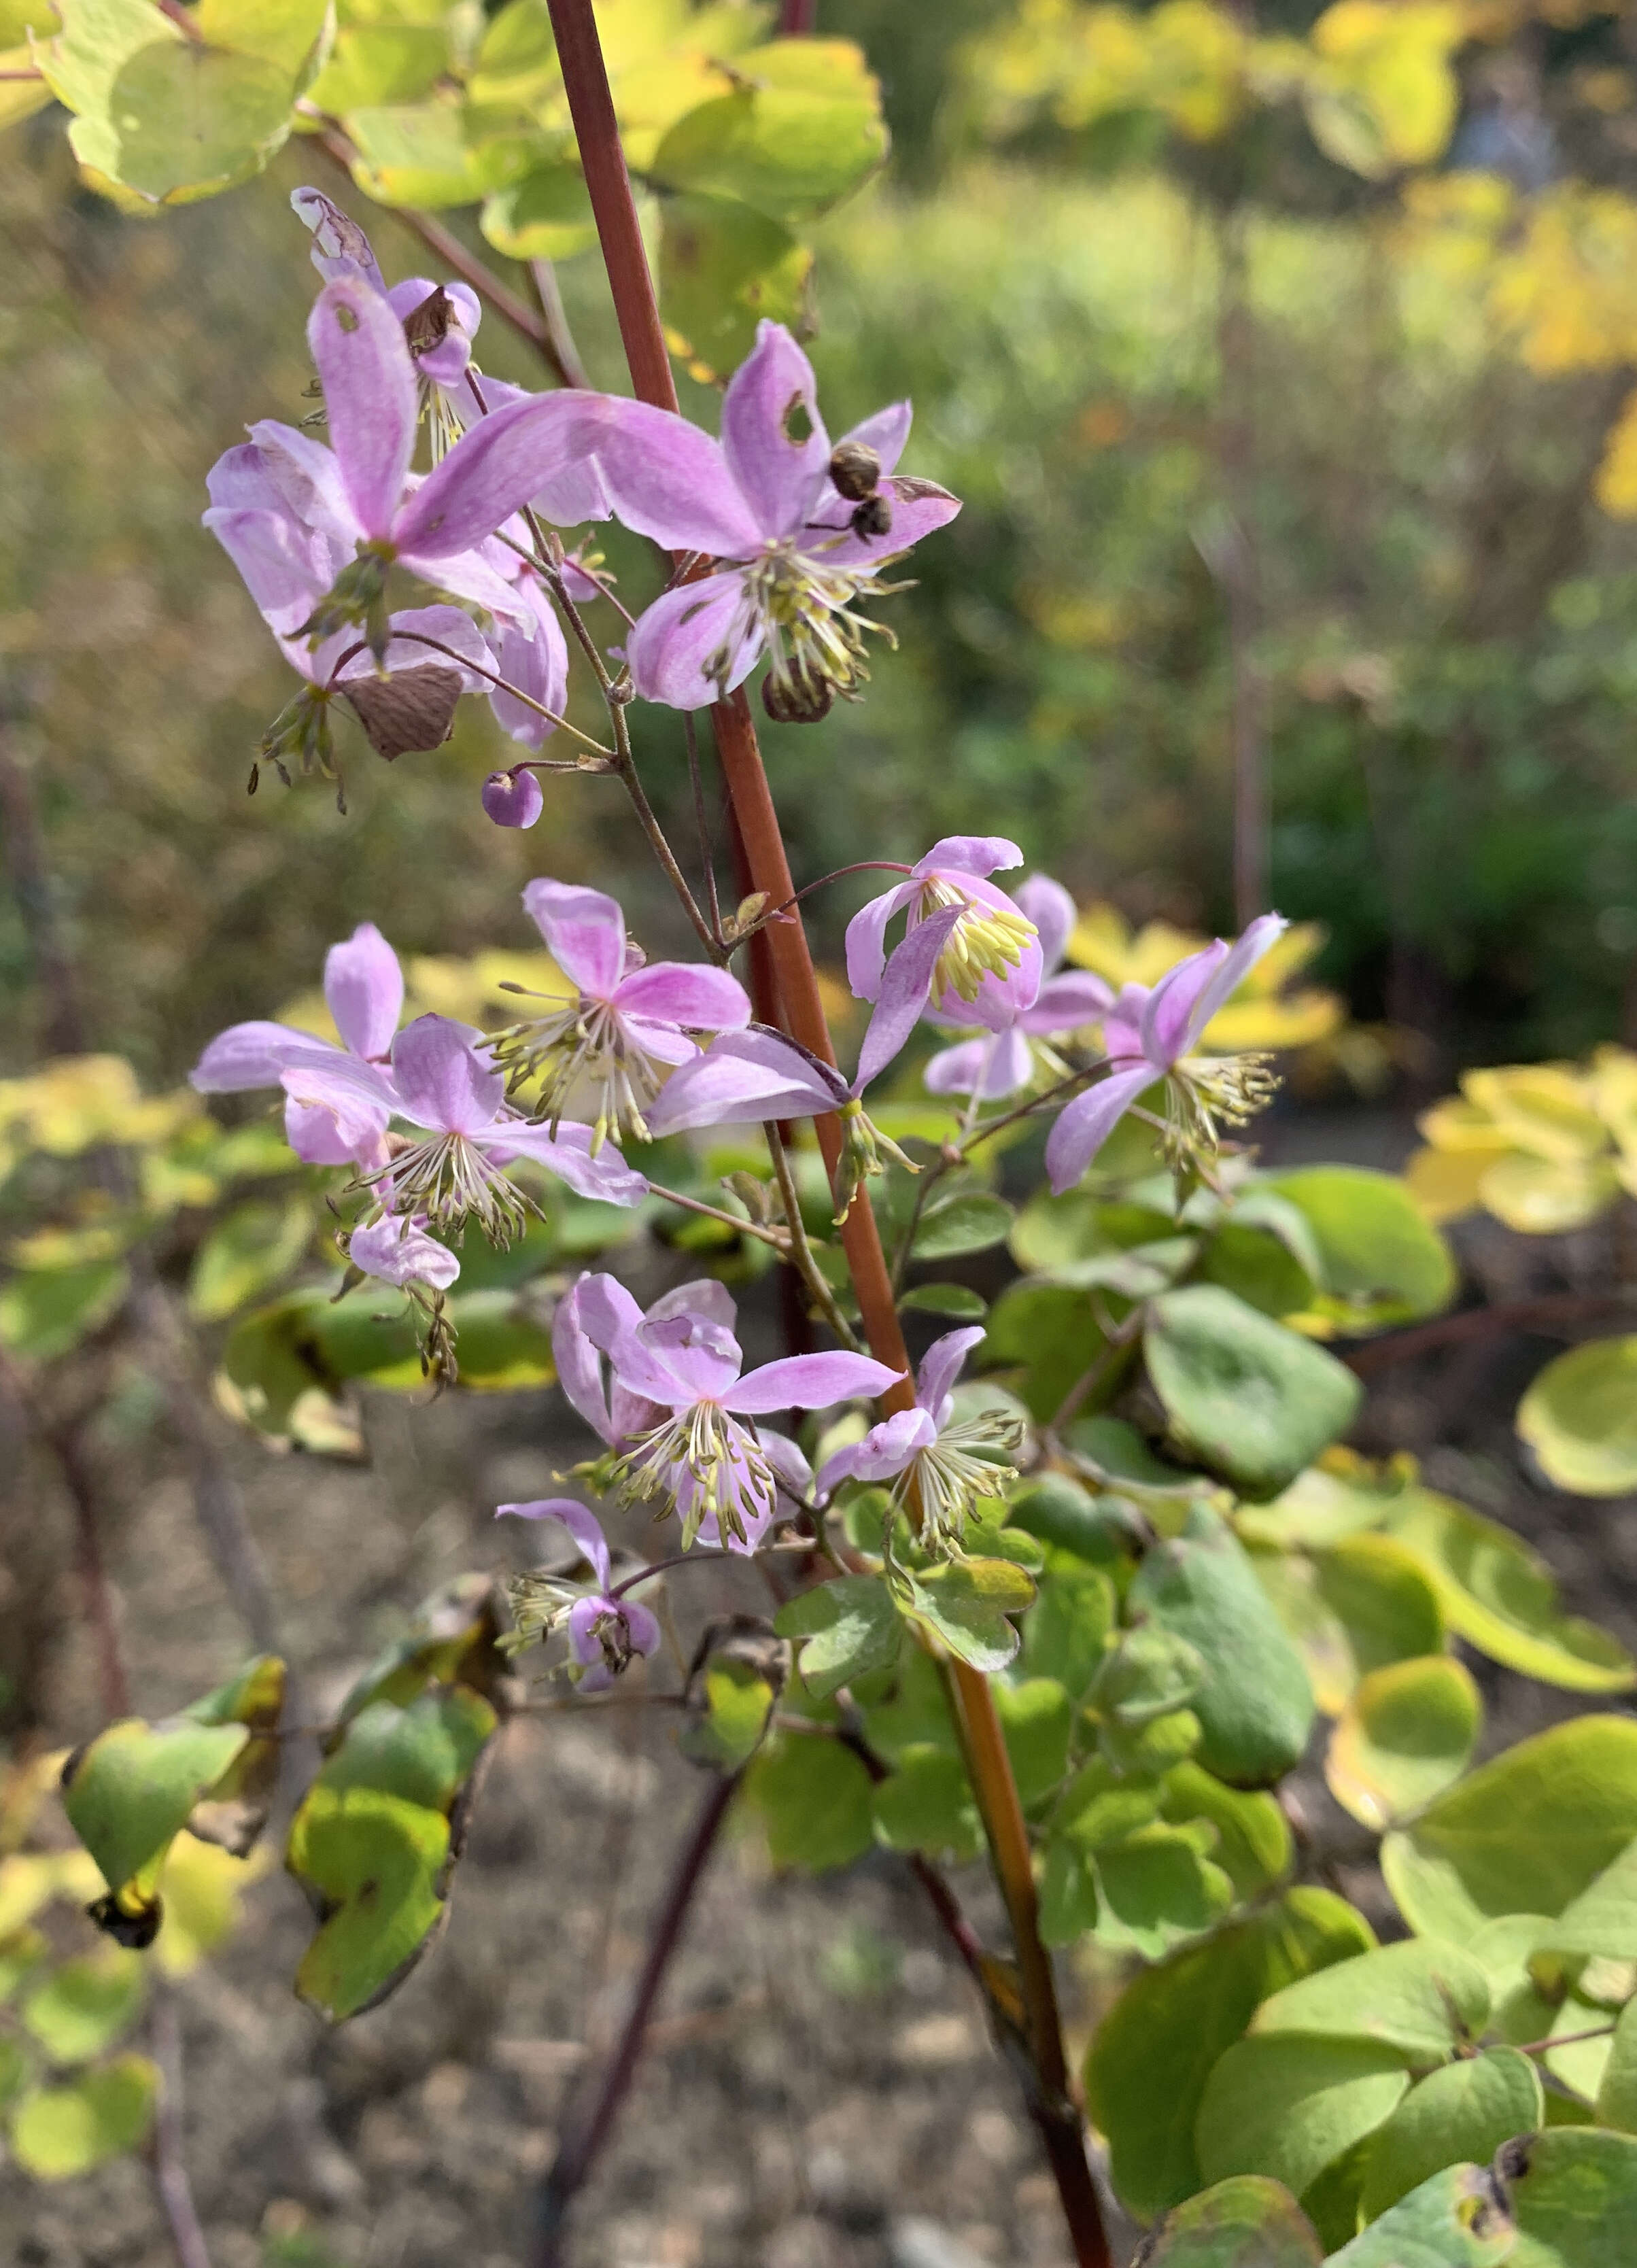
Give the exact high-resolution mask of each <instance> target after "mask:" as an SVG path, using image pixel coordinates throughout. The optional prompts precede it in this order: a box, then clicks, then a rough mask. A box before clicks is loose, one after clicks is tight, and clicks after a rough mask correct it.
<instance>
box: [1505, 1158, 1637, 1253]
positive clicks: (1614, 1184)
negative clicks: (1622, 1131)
mask: <svg viewBox="0 0 1637 2268" xmlns="http://www.w3.org/2000/svg"><path fill="white" fill-rule="evenodd" d="M1619 1193H1620V1182H1619V1175H1618V1174H1617V1172H1616V1171H1615V1167H1614V1162H1613V1160H1611V1159H1609V1158H1590V1159H1587V1158H1573V1159H1567V1160H1564V1159H1554V1158H1532V1157H1530V1155H1529V1154H1528V1152H1525V1151H1523V1150H1512V1151H1508V1153H1507V1155H1506V1156H1505V1157H1503V1158H1497V1159H1496V1160H1495V1161H1494V1163H1493V1165H1491V1166H1488V1167H1486V1168H1485V1170H1484V1172H1483V1174H1482V1175H1480V1176H1479V1178H1478V1200H1479V1202H1480V1203H1481V1204H1485V1205H1486V1206H1487V1207H1488V1209H1489V1211H1491V1212H1492V1213H1493V1214H1494V1216H1495V1219H1497V1220H1499V1221H1503V1222H1504V1223H1505V1225H1506V1226H1507V1227H1508V1228H1515V1229H1516V1230H1517V1231H1518V1233H1520V1234H1521V1235H1523V1236H1562V1235H1565V1234H1567V1232H1568V1231H1569V1230H1570V1229H1573V1228H1583V1227H1584V1226H1586V1223H1587V1222H1588V1221H1590V1220H1596V1218H1597V1216H1598V1214H1599V1213H1602V1212H1606V1211H1608V1209H1609V1207H1610V1206H1611V1204H1613V1202H1614V1200H1615V1198H1616V1197H1619Z"/></svg>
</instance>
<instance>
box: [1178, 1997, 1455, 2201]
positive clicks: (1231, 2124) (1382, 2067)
mask: <svg viewBox="0 0 1637 2268" xmlns="http://www.w3.org/2000/svg"><path fill="white" fill-rule="evenodd" d="M1409 2086H1410V2074H1409V2073H1408V2072H1407V2071H1406V2070H1405V2066H1404V2059H1403V2058H1402V2056H1401V2055H1400V2054H1399V2053H1398V2051H1397V2050H1396V2049H1394V2048H1390V2047H1387V2046H1385V2045H1383V2044H1382V2043H1380V2042H1378V2041H1373V2040H1360V2039H1312V2038H1307V2037H1303V2036H1294V2037H1287V2036H1283V2035H1280V2034H1266V2035H1261V2034H1257V2033H1252V2035H1251V2036H1250V2038H1248V2039H1242V2040H1239V2041H1236V2042H1235V2044H1234V2045H1233V2046H1232V2047H1230V2048H1229V2049H1228V2050H1227V2051H1226V2052H1225V2053H1224V2055H1223V2056H1222V2057H1221V2058H1220V2061H1219V2062H1218V2063H1217V2065H1216V2066H1215V2068H1214V2069H1213V2072H1212V2073H1211V2076H1210V2078H1209V2080H1207V2081H1206V2088H1205V2093H1204V2095H1203V2096H1202V2097H1201V2099H1200V2103H1199V2112H1198V2117H1197V2118H1196V2120H1195V2122H1194V2139H1195V2142H1196V2145H1197V2147H1198V2153H1199V2165H1200V2169H1201V2170H1202V2172H1203V2174H1204V2176H1205V2178H1206V2181H1208V2182H1209V2181H1223V2180H1226V2178H1227V2177H1228V2175H1230V2174H1267V2175H1270V2176H1272V2179H1273V2180H1275V2181H1277V2182H1283V2183H1284V2184H1285V2186H1286V2188H1287V2189H1288V2190H1291V2191H1294V2193H1295V2194H1296V2195H1297V2196H1298V2197H1299V2196H1301V2192H1302V2191H1304V2190H1307V2189H1309V2188H1310V2187H1311V2186H1312V2184H1313V2183H1315V2182H1316V2181H1317V2179H1318V2178H1319V2176H1320V2175H1321V2174H1323V2173H1324V2170H1325V2169H1326V2168H1327V2167H1330V2166H1333V2165H1334V2164H1335V2163H1336V2161H1338V2159H1339V2158H1342V2157H1344V2156H1345V2155H1346V2153H1347V2152H1348V2151H1349V2150H1351V2149H1353V2147H1354V2146H1355V2145H1356V2144H1357V2143H1359V2142H1360V2141H1362V2140H1363V2139H1364V2137H1365V2136H1366V2135H1367V2134H1373V2133H1374V2132H1375V2130H1376V2129H1377V2127H1379V2126H1381V2125H1383V2124H1384V2123H1385V2122H1386V2120H1387V2119H1388V2118H1390V2117H1391V2115H1392V2113H1393V2111H1394V2110H1396V2108H1397V2104H1398V2102H1400V2100H1401V2099H1402V2098H1403V2096H1404V2095H1405V2094H1407V2092H1408V2091H1409Z"/></svg>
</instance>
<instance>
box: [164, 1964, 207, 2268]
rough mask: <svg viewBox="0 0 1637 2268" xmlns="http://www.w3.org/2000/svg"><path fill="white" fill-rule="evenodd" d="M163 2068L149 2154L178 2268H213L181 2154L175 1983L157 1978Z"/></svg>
mask: <svg viewBox="0 0 1637 2268" xmlns="http://www.w3.org/2000/svg"><path fill="white" fill-rule="evenodd" d="M149 2037H150V2039H151V2044H152V2048H153V2060H154V2063H155V2065H156V2066H157V2067H158V2069H159V2102H158V2104H157V2106H156V2108H155V2110H154V2117H153V2139H152V2141H151V2145H150V2156H151V2162H152V2168H153V2186H154V2190H155V2191H156V2192H157V2194H158V2197H159V2210H160V2211H161V2212H162V2213H164V2215H165V2220H166V2227H167V2228H169V2230H170V2233H171V2243H172V2245H173V2248H174V2250H175V2253H176V2257H177V2261H178V2263H179V2264H180V2268H210V2249H209V2247H208V2246H207V2245H206V2243H205V2241H204V2230H203V2228H202V2227H201V2226H200V2221H199V2213H198V2208H197V2207H196V2206H195V2204H194V2197H193V2184H192V2183H190V2182H189V2180H188V2161H187V2160H186V2158H185V2157H184V2156H183V2154H182V2037H181V2025H180V2024H179V2023H178V2022H177V2020H176V1999H175V1992H174V1988H173V1986H172V1985H170V1984H169V1983H167V1982H166V1980H164V1979H163V1978H160V1979H158V1980H156V1983H155V1987H154V1996H153V2013H152V2015H151V2019H150V2033H149Z"/></svg>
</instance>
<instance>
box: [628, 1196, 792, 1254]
mask: <svg viewBox="0 0 1637 2268" xmlns="http://www.w3.org/2000/svg"><path fill="white" fill-rule="evenodd" d="M648 1193H649V1195H650V1196H651V1197H663V1198H664V1200H665V1202H666V1204H674V1205H681V1207H682V1210H683V1211H684V1212H697V1213H699V1214H702V1215H703V1217H704V1219H706V1220H719V1221H725V1222H726V1225H727V1226H728V1227H729V1228H736V1229H737V1230H738V1231H739V1233H740V1234H741V1236H754V1237H756V1238H757V1239H759V1241H761V1242H762V1243H763V1244H771V1246H772V1248H773V1249H774V1251H775V1252H777V1253H778V1256H779V1258H780V1259H781V1260H783V1259H785V1258H786V1257H787V1256H788V1255H789V1250H790V1246H789V1241H788V1239H787V1238H786V1237H785V1236H784V1235H783V1234H782V1233H781V1232H780V1231H779V1230H778V1229H777V1228H763V1226H762V1224H761V1222H760V1221H759V1220H750V1219H747V1218H746V1216H745V1215H744V1214H743V1213H737V1212H726V1211H724V1210H723V1209H722V1207H721V1206H720V1205H713V1204H706V1203H705V1202H704V1198H703V1197H684V1196H683V1194H682V1191H681V1190H680V1189H666V1188H664V1187H663V1186H662V1185H661V1184H660V1182H649V1184H648Z"/></svg>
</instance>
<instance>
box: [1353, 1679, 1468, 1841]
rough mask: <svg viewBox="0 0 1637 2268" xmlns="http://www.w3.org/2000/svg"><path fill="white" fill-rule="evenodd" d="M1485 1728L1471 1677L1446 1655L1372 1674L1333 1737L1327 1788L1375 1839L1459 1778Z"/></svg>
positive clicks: (1356, 1693) (1360, 1686) (1356, 1690)
mask: <svg viewBox="0 0 1637 2268" xmlns="http://www.w3.org/2000/svg"><path fill="white" fill-rule="evenodd" d="M1482 1721H1483V1703H1482V1700H1481V1698H1480V1697H1479V1694H1478V1687H1477V1685H1476V1684H1475V1683H1473V1680H1472V1675H1471V1671H1470V1670H1469V1669H1468V1668H1466V1666H1465V1664H1464V1662H1459V1661H1454V1660H1453V1659H1452V1658H1451V1657H1450V1656H1449V1654H1447V1653H1434V1654H1428V1655H1426V1656H1424V1657H1423V1658H1422V1659H1421V1660H1419V1661H1395V1662H1391V1663H1390V1664H1389V1665H1388V1667H1387V1668H1385V1669H1373V1670H1372V1671H1371V1672H1370V1674H1369V1675H1368V1677H1363V1678H1360V1681H1359V1683H1358V1684H1357V1686H1356V1687H1355V1688H1354V1689H1353V1695H1352V1697H1351V1698H1350V1699H1349V1701H1348V1703H1347V1705H1346V1708H1345V1709H1344V1710H1343V1711H1342V1712H1341V1715H1340V1717H1339V1718H1338V1719H1337V1723H1336V1729H1335V1731H1334V1732H1333V1733H1332V1734H1331V1740H1330V1748H1329V1749H1328V1751H1327V1753H1326V1755H1325V1758H1324V1778H1325V1782H1326V1785H1327V1786H1329V1789H1330V1792H1331V1794H1332V1795H1333V1796H1334V1797H1335V1799H1336V1800H1337V1802H1338V1804H1340V1806H1341V1807H1342V1808H1343V1810H1344V1811H1350V1812H1351V1813H1352V1814H1353V1817H1354V1818H1355V1819H1357V1820H1360V1821H1362V1823H1363V1824H1364V1825H1365V1826H1366V1827H1368V1828H1372V1829H1373V1830H1375V1832H1376V1833H1377V1834H1379V1833H1380V1832H1381V1831H1382V1830H1383V1829H1384V1828H1387V1827H1390V1825H1391V1824H1392V1823H1393V1821H1394V1820H1395V1819H1402V1818H1403V1817H1405V1815H1406V1814H1408V1813H1410V1812H1414V1811H1419V1809H1420V1808H1421V1807H1422V1805H1423V1804H1426V1803H1430V1802H1431V1800H1432V1799H1433V1798H1434V1796H1435V1795H1439V1794H1441V1793H1442V1792H1443V1790H1444V1789H1445V1788H1446V1787H1448V1786H1450V1784H1451V1783H1452V1782H1453V1781H1455V1780H1457V1779H1459V1778H1460V1777H1461V1774H1462V1773H1463V1772H1464V1771H1465V1770H1466V1767H1467V1765H1468V1764H1469V1763H1470V1762H1471V1755H1472V1749H1473V1748H1474V1746H1475V1745H1476V1742H1477V1740H1478V1728H1479V1726H1480V1725H1481V1723H1482Z"/></svg>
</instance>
